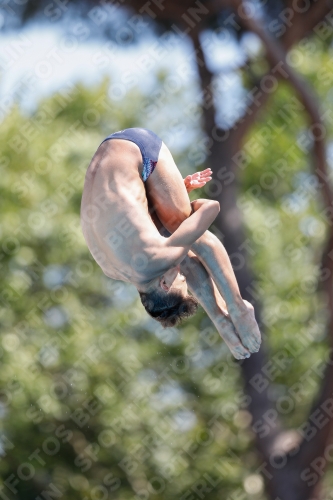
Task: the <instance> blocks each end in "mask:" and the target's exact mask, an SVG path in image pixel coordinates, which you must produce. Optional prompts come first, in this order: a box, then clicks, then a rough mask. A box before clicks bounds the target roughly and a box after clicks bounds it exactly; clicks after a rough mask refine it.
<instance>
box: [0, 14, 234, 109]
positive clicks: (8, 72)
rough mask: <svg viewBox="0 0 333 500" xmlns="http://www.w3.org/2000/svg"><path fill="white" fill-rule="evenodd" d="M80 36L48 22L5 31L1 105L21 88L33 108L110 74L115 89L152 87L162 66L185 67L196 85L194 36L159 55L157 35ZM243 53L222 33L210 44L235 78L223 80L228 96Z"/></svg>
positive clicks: (217, 62)
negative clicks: (120, 41) (131, 40)
mask: <svg viewBox="0 0 333 500" xmlns="http://www.w3.org/2000/svg"><path fill="white" fill-rule="evenodd" d="M78 40H79V39H78V38H75V37H73V36H71V35H69V34H68V33H67V34H66V33H64V32H63V31H62V30H61V28H60V27H59V26H53V27H52V26H50V25H48V26H45V27H43V25H37V24H36V23H35V24H32V25H28V26H27V27H26V28H25V29H23V30H21V31H19V32H13V33H10V34H5V35H2V36H1V37H0V73H1V79H0V82H1V83H0V106H1V109H2V110H5V109H7V107H8V106H9V105H10V102H11V101H12V99H13V98H14V97H15V95H16V96H17V95H18V94H19V95H20V99H19V100H20V102H21V104H22V106H23V107H24V109H26V110H33V109H34V107H35V106H36V104H37V102H38V100H39V99H40V98H42V97H44V96H46V95H49V94H52V93H53V92H55V91H57V90H58V89H60V88H61V87H63V86H65V85H66V84H68V83H76V82H79V81H80V82H84V83H85V84H86V85H91V84H95V83H97V82H98V81H100V80H101V79H102V78H103V77H104V76H105V75H109V76H110V77H111V79H112V82H113V85H114V87H113V91H114V93H116V92H117V91H119V92H120V93H123V92H125V91H127V90H129V89H130V88H131V87H133V86H135V85H138V86H139V87H141V89H142V91H143V92H145V93H149V91H150V89H151V87H152V86H153V84H154V76H155V75H156V72H157V71H158V70H161V69H163V70H165V71H167V72H168V73H169V74H175V73H176V72H178V73H179V72H180V68H183V70H182V71H181V72H182V78H183V82H184V83H185V84H186V85H188V87H189V92H191V91H192V89H191V87H193V85H192V84H193V81H194V79H195V65H194V59H193V55H191V53H193V49H192V46H191V44H190V43H189V42H185V41H180V40H179V39H175V41H174V43H172V44H171V45H169V48H168V50H167V54H165V53H164V54H163V53H161V55H160V56H159V51H158V42H157V41H156V38H153V37H152V36H148V37H147V38H145V39H143V40H142V41H141V42H140V43H137V44H133V45H131V46H128V47H125V48H122V47H119V46H116V45H115V44H112V43H111V42H110V41H108V40H99V39H95V40H94V39H93V40H89V41H87V42H80V41H78ZM147 54H148V55H150V58H149V60H148V61H146V62H145V60H144V56H145V55H147ZM242 59H243V55H242V54H241V52H240V51H239V50H238V49H237V46H236V44H235V43H234V42H233V41H232V40H229V41H228V43H225V41H224V42H223V43H222V42H221V41H219V40H217V39H216V40H213V43H211V44H210V48H209V58H208V63H209V65H210V66H211V67H212V68H213V69H219V70H222V72H224V77H227V78H228V82H229V84H228V85H223V82H222V88H221V98H222V99H223V92H224V90H225V91H227V93H230V92H228V86H229V87H230V82H231V86H232V87H233V94H235V92H236V94H237V92H239V91H240V84H239V77H238V76H237V74H236V73H235V72H234V68H235V67H236V66H238V64H239V63H240V62H241V61H242ZM24 82H26V83H25V84H24ZM27 82H30V84H28V83H27ZM124 82H125V83H124ZM237 82H238V86H237ZM22 87H23V90H22ZM223 87H225V89H224V90H223ZM229 105H230V99H229V98H228V99H226V101H225V102H224V105H223V108H224V109H226V108H228V106H229Z"/></svg>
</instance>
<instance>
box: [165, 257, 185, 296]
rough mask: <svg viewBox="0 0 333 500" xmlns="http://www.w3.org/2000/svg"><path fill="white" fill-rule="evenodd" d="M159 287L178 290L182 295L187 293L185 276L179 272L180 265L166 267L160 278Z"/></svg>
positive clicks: (166, 289)
mask: <svg viewBox="0 0 333 500" xmlns="http://www.w3.org/2000/svg"><path fill="white" fill-rule="evenodd" d="M160 287H161V288H162V289H163V290H165V291H166V292H168V291H169V290H170V291H171V290H174V291H178V292H180V293H181V294H182V295H183V296H184V297H185V296H186V295H187V283H186V278H185V276H184V275H183V274H181V272H180V266H179V265H178V266H175V267H172V268H171V269H168V271H167V272H166V273H164V274H163V276H162V277H161V278H160Z"/></svg>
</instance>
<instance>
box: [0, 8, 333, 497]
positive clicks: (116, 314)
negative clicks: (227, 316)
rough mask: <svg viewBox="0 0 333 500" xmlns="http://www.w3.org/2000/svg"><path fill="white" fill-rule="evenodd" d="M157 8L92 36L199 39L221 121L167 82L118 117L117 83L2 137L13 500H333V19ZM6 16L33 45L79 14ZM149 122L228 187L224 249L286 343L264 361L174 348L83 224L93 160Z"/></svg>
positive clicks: (180, 342) (303, 11)
mask: <svg viewBox="0 0 333 500" xmlns="http://www.w3.org/2000/svg"><path fill="white" fill-rule="evenodd" d="M148 3H149V5H147V4H134V3H133V4H131V6H132V8H135V9H136V11H137V14H133V11H131V10H127V11H126V10H124V9H120V8H119V7H118V9H117V15H115V16H111V13H110V10H109V11H108V10H107V9H110V8H114V6H112V5H111V6H110V5H109V6H108V4H107V3H103V4H101V5H98V6H94V7H92V5H91V4H90V3H89V2H86V3H83V2H80V3H79V2H73V3H72V4H73V6H74V8H76V9H78V8H79V6H81V11H80V12H81V14H80V15H82V20H81V22H86V21H87V20H89V21H88V26H89V29H90V31H91V33H90V34H89V36H90V35H91V36H92V35H97V34H100V33H103V34H104V35H107V36H108V37H109V38H110V40H114V42H116V43H119V44H123V45H124V44H125V43H127V42H128V43H131V42H134V41H135V39H136V38H138V37H139V35H140V34H142V32H143V31H144V29H143V25H142V24H140V23H143V22H144V23H147V26H148V28H149V29H151V30H153V31H154V30H155V33H156V35H155V36H157V35H159V38H158V39H157V40H158V41H157V43H158V47H159V48H160V49H163V48H164V49H165V46H164V44H165V41H166V40H169V38H168V37H167V36H165V35H168V33H170V31H171V32H172V33H173V36H178V39H179V40H182V39H184V38H190V39H191V41H192V43H193V45H194V49H195V52H194V53H193V54H192V57H194V58H195V59H196V62H197V68H198V74H199V82H201V87H202V92H201V95H200V97H201V103H200V102H199V103H197V102H195V101H194V102H192V101H191V99H190V100H189V92H190V89H188V88H187V87H184V86H179V85H177V86H176V90H175V87H172V79H171V78H169V80H168V75H166V74H161V73H160V74H158V75H156V91H155V92H152V93H151V95H150V96H145V95H142V92H141V91H140V90H139V89H138V88H134V89H133V90H132V91H130V92H126V93H125V94H126V95H124V96H122V88H120V90H119V91H120V97H118V98H116V95H115V93H113V94H111V95H113V99H112V98H110V97H107V95H108V94H109V95H110V90H109V89H110V87H111V88H112V82H111V85H110V82H107V81H105V82H104V83H103V84H102V85H101V86H100V87H98V88H95V89H86V88H84V87H82V86H76V87H75V88H74V89H73V90H72V92H69V93H67V94H62V95H61V94H57V95H55V96H53V97H52V98H49V99H46V100H45V101H42V102H40V103H39V106H38V109H36V110H35V112H34V113H32V114H30V115H29V116H27V115H24V114H23V113H22V111H21V110H20V109H19V108H18V107H13V108H12V109H11V111H10V112H9V113H8V114H7V115H6V117H5V119H4V121H3V122H2V126H1V136H2V137H1V138H2V144H3V153H2V154H3V156H2V159H1V163H2V170H3V172H4V175H3V176H2V179H1V191H2V192H1V203H2V205H3V206H2V214H3V217H2V226H1V229H2V242H3V243H2V259H1V262H2V273H3V275H2V285H3V287H2V294H1V301H2V309H1V323H2V326H3V328H4V335H3V342H2V346H3V351H2V360H3V364H2V367H3V369H2V374H1V378H2V388H3V392H2V405H1V408H2V425H3V434H2V448H3V455H4V458H3V461H2V462H1V467H2V478H3V482H4V488H3V490H2V494H3V495H5V494H6V495H7V497H8V498H11V497H14V498H24V499H26V498H28V499H29V498H31V499H32V498H36V497H38V495H39V497H40V498H60V497H61V496H65V497H66V498H88V499H89V498H91V499H95V498H96V499H100V498H103V499H104V498H115V499H117V498H119V499H121V500H122V499H125V498H130V499H132V498H137V499H139V498H140V499H141V498H143V499H145V498H156V499H159V498H160V499H162V498H163V499H168V498H170V499H171V498H175V497H176V498H182V499H184V500H185V499H197V498H207V499H208V500H209V499H217V498H223V499H224V498H226V499H230V500H235V499H238V498H248V497H250V496H251V498H254V499H258V500H259V499H263V498H272V499H274V500H276V499H277V498H279V499H280V500H289V499H292V500H297V499H302V500H305V499H310V498H312V499H319V498H327V499H328V498H331V496H330V491H332V479H331V477H330V475H329V474H328V475H327V476H326V480H325V481H326V482H323V481H320V480H321V479H322V476H323V474H324V471H325V470H326V468H327V466H328V465H329V464H330V462H331V456H330V449H331V445H330V441H329V436H330V431H331V425H332V410H331V408H332V405H331V399H330V396H331V389H330V387H331V384H330V382H331V379H332V373H331V371H332V363H331V360H330V350H329V349H328V346H327V338H326V337H328V339H329V340H330V339H331V337H332V316H331V315H332V310H333V304H332V281H331V280H332V264H331V262H332V258H331V256H330V252H331V248H332V244H331V241H332V236H331V235H330V234H328V235H326V232H327V230H326V228H327V227H328V229H330V227H331V226H332V224H331V214H332V209H331V207H332V201H331V200H332V197H331V191H330V175H331V174H330V170H327V159H328V166H329V167H330V163H331V161H332V160H331V148H330V144H329V143H328V146H327V147H326V146H325V140H326V139H327V138H329V137H330V132H331V127H332V119H331V94H332V93H331V90H330V89H331V84H332V79H333V73H332V63H331V57H330V51H331V47H330V43H331V35H332V27H331V23H330V15H329V13H330V7H331V5H330V3H329V2H325V1H319V0H318V1H317V2H313V3H312V2H303V3H302V4H301V3H297V2H295V1H293V2H288V1H286V2H284V3H282V2H281V3H279V4H273V3H272V2H267V3H265V4H259V5H257V4H252V3H244V4H243V3H242V2H236V1H235V2H228V3H226V2H220V3H218V2H217V3H212V4H210V3H201V2H195V3H194V4H192V3H188V4H186V3H185V2H184V3H182V4H174V3H172V2H171V3H168V4H167V5H163V7H162V4H160V3H158V2H155V3H154V4H150V2H148ZM148 7H149V9H148ZM3 8H4V11H5V12H6V16H7V17H6V19H8V23H7V24H4V28H7V29H13V28H15V27H17V21H18V20H20V19H22V20H23V21H24V22H27V20H28V19H31V18H32V17H33V16H37V18H38V16H39V18H40V19H43V20H44V21H45V22H55V21H64V15H65V13H66V11H67V9H68V5H67V3H65V2H58V3H57V4H50V6H49V8H48V10H47V7H45V6H44V5H43V4H42V3H41V2H36V1H34V2H32V1H30V2H29V1H28V2H24V3H19V2H13V3H10V2H7V3H6V4H5V5H4V6H3ZM10 9H11V11H12V12H11V11H10ZM96 9H97V10H96ZM151 9H153V10H151ZM228 9H229V10H228ZM147 10H149V12H147ZM73 12H76V13H78V12H79V11H78V10H76V11H75V10H74V11H73ZM119 13H121V15H122V16H123V18H121V16H120V17H119V15H120V14H119ZM138 13H139V14H138ZM108 14H109V15H108ZM144 14H147V16H146V17H142V18H141V16H144ZM138 15H139V17H134V18H133V16H138ZM325 16H326V17H325ZM69 19H70V18H69ZM77 19H78V18H76V20H77ZM152 20H153V21H154V23H152ZM14 21H15V22H14ZM156 22H158V24H157V23H156ZM15 23H16V26H15ZM63 24H64V26H65V29H67V30H68V31H69V32H70V31H71V29H73V25H72V24H71V23H67V24H66V23H65V22H64V23H63ZM85 26H86V25H85V24H83V28H85ZM83 28H82V27H81V30H82V29H83ZM148 28H146V26H145V29H148ZM156 30H157V31H156ZM165 30H167V31H165ZM312 30H314V33H315V36H311V35H312V34H313V33H312ZM96 31H97V32H99V33H96ZM249 31H251V32H252V33H255V35H256V38H252V43H250V40H251V39H250V38H249V33H248V32H249ZM117 34H118V39H117ZM126 36H127V39H126ZM168 36H169V35H168ZM251 36H253V35H251ZM305 36H307V37H310V38H309V39H307V38H304V37H305ZM131 37H132V39H131ZM230 37H233V39H235V40H236V41H238V42H237V43H239V44H242V43H243V45H244V46H243V49H244V50H243V52H245V57H244V58H243V59H242V61H241V63H239V64H238V66H239V67H238V69H236V71H239V73H240V75H241V76H242V79H243V85H244V87H243V89H244V90H243V93H242V94H241V95H240V97H239V106H237V107H236V109H234V110H232V111H233V112H232V113H231V115H230V116H226V114H225V113H223V107H224V106H226V105H227V104H225V103H224V101H223V99H221V95H222V96H223V93H221V92H222V91H221V87H223V86H225V85H226V79H225V78H223V75H221V73H220V72H218V71H214V69H213V68H214V64H213V63H214V61H213V58H212V53H213V48H215V49H216V48H219V47H220V50H223V43H224V42H225V41H226V40H227V39H230ZM244 40H245V42H244ZM260 40H261V44H260V42H259V41H260ZM300 40H301V41H300ZM297 42H299V45H298V46H297V47H296V48H294V49H293V50H292V51H289V53H288V52H287V51H288V50H290V48H291V46H292V45H293V44H295V43H297ZM247 47H252V48H253V47H254V48H255V50H254V52H253V53H246V48H247ZM161 57H166V55H165V53H164V55H163V50H162V56H161ZM148 62H149V61H148ZM148 66H149V65H148ZM295 70H297V72H298V73H297V74H296V73H295ZM301 75H302V76H301ZM304 79H306V80H307V82H311V84H312V86H313V88H315V89H316V91H317V93H318V95H319V96H320V98H321V105H320V106H318V105H317V103H316V98H315V96H314V95H313V93H312V91H310V90H309V86H308V83H307V84H305V83H304V81H305V80H304ZM195 85H198V82H197V81H196V82H195ZM113 88H114V92H115V90H116V88H117V87H115V86H114V87H113ZM161 89H163V90H164V93H163V94H162V97H161ZM264 106H266V109H265V115H260V116H259V114H258V112H259V111H261V110H262V109H263V107H264ZM200 108H201V110H202V114H201V115H200ZM170 110H172V112H171V114H172V120H173V121H172V123H173V127H171V126H170V121H169V120H168V117H169V116H170ZM184 110H185V111H187V112H186V113H184ZM200 116H201V118H202V129H201V128H200V121H199V120H200ZM147 122H148V123H149V128H152V126H153V128H154V130H155V132H156V133H158V134H160V135H161V137H162V138H163V139H164V140H165V142H167V143H168V141H167V139H168V138H170V139H172V138H173V137H175V136H177V134H178V133H180V131H183V132H182V133H184V135H185V136H187V137H188V138H190V139H187V141H184V144H183V146H182V147H180V148H178V155H177V156H176V160H177V163H178V165H179V167H180V169H181V171H182V173H183V174H184V176H185V175H186V174H187V173H189V171H190V170H191V169H193V168H196V169H200V168H202V167H203V166H204V163H205V164H207V163H208V164H209V165H210V166H211V167H212V169H213V171H214V174H215V180H214V183H213V184H212V185H211V186H207V189H206V190H204V191H203V193H202V195H203V196H205V197H212V198H214V197H215V198H217V199H219V201H220V203H221V206H222V210H221V214H220V217H219V219H218V220H217V221H216V224H215V225H214V228H213V230H214V231H215V232H216V234H217V235H218V236H219V237H220V238H221V239H222V240H223V242H224V244H225V246H226V248H227V250H228V252H229V254H230V255H231V258H232V261H233V264H234V268H235V272H236V274H237V278H238V280H239V283H240V287H241V291H242V295H243V297H244V298H247V299H249V300H250V301H251V302H253V303H254V304H255V306H256V311H257V316H258V319H259V321H260V325H261V329H262V331H263V332H264V345H263V348H262V349H261V351H260V353H258V354H256V355H254V356H252V357H251V358H250V359H249V360H247V361H244V362H242V363H236V362H234V361H233V360H232V359H231V357H230V355H229V353H228V351H227V349H226V348H225V345H223V344H222V341H220V339H219V337H218V335H217V333H216V332H215V330H214V328H213V327H212V326H211V323H210V321H209V320H208V318H206V317H205V316H204V315H203V314H199V315H197V316H196V317H195V318H193V319H192V320H191V321H189V322H187V323H186V324H185V325H184V326H182V327H181V328H179V329H178V330H174V329H171V330H165V331H164V330H161V329H160V328H159V327H158V325H157V324H156V323H155V322H154V321H153V320H150V319H148V318H147V317H146V316H145V315H144V313H143V311H142V309H141V307H140V305H139V304H138V301H137V294H136V293H134V292H133V290H132V289H131V288H130V287H127V286H126V285H124V284H123V283H117V282H114V281H111V280H107V279H106V278H105V276H103V275H101V272H100V270H99V269H97V268H96V266H95V264H94V263H93V261H92V260H91V258H90V256H89V254H88V252H87V249H86V246H85V244H84V241H83V238H82V235H81V231H80V226H79V205H80V197H81V192H82V185H83V178H84V173H85V170H86V168H87V166H88V163H89V160H90V158H91V156H92V154H93V153H94V151H95V149H96V147H97V145H98V144H99V142H100V140H101V138H103V137H104V136H106V135H107V134H109V133H110V130H119V129H123V128H126V127H129V126H146V127H147ZM166 122H167V123H166ZM177 124H178V125H177ZM182 127H183V128H182ZM184 131H185V132H184ZM170 142H171V144H172V141H171V140H170ZM309 158H310V160H311V161H309ZM318 195H319V196H321V197H322V201H321V204H318V203H317V201H318V197H319V196H318ZM242 219H244V220H243V222H244V225H242ZM325 235H326V239H327V236H328V244H326V243H325ZM325 245H326V246H325ZM323 246H325V248H326V250H325V251H324V253H323V258H322V260H321V254H322V248H323ZM245 262H247V263H249V262H250V263H251V264H252V265H253V271H250V268H249V265H248V264H245ZM254 276H255V279H254ZM318 282H319V285H320V290H319V292H318V293H316V291H317V284H318ZM266 330H267V331H268V330H269V333H270V335H269V338H267V339H266V335H265V333H266ZM268 344H269V345H270V349H271V354H270V355H269V357H268V356H267V350H268V349H267V346H268ZM326 363H327V368H326V371H325V364H326ZM238 365H241V368H242V372H243V376H244V380H245V392H244V391H243V389H242V388H241V381H240V379H239V375H240V373H239V370H238ZM312 401H315V403H314V405H313V406H312V403H311V402H312ZM306 414H309V415H310V418H309V421H307V420H304V419H305V415H306ZM283 426H284V427H283ZM254 445H256V446H257V448H258V450H259V452H260V454H259V455H256V454H254V452H253V450H254ZM264 482H265V486H266V495H268V496H266V497H265V495H264Z"/></svg>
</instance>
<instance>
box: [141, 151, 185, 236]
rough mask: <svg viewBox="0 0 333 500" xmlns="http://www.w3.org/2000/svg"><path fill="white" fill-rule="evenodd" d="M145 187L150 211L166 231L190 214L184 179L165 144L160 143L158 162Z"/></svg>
mask: <svg viewBox="0 0 333 500" xmlns="http://www.w3.org/2000/svg"><path fill="white" fill-rule="evenodd" d="M145 187H146V194H147V200H148V204H149V208H150V211H155V213H156V214H157V216H158V218H159V220H160V221H161V222H162V224H163V225H164V227H166V228H167V229H168V231H170V232H173V231H175V230H176V229H177V228H178V226H179V225H180V224H181V223H182V222H183V221H184V220H185V219H187V217H189V215H190V214H191V204H190V199H189V197H188V193H187V191H186V188H185V184H184V180H183V178H182V176H181V173H180V172H179V170H178V167H177V165H176V164H175V162H174V159H173V158H172V155H171V153H170V151H169V150H168V148H167V147H166V146H165V144H162V148H161V152H160V155H159V160H158V163H157V165H156V168H155V170H154V172H153V173H152V174H151V175H150V176H149V177H148V179H147V181H146V183H145Z"/></svg>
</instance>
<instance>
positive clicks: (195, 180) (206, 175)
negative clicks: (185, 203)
mask: <svg viewBox="0 0 333 500" xmlns="http://www.w3.org/2000/svg"><path fill="white" fill-rule="evenodd" d="M211 176H212V171H211V169H210V168H206V169H205V170H202V171H201V172H195V173H194V174H190V175H188V176H187V177H185V179H184V184H185V187H186V190H187V192H188V193H190V192H191V191H193V189H198V188H201V187H203V186H205V185H206V183H207V182H209V181H210V180H212V177H211Z"/></svg>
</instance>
